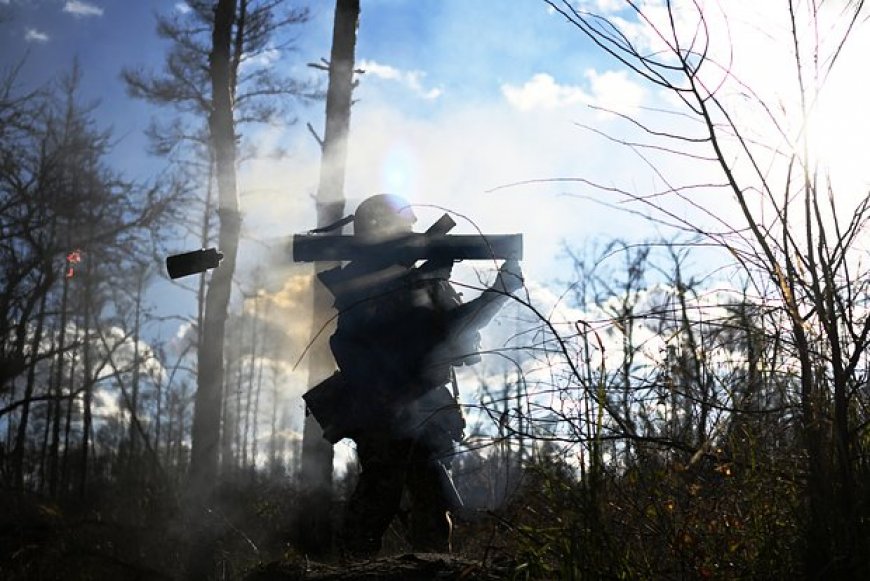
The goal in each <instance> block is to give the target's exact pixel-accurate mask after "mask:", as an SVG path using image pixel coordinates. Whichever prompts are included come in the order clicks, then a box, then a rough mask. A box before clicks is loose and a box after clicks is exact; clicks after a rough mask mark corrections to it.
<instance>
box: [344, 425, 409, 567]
mask: <svg viewBox="0 0 870 581" xmlns="http://www.w3.org/2000/svg"><path fill="white" fill-rule="evenodd" d="M408 449H409V444H408V443H407V442H396V441H391V440H389V439H387V438H365V439H360V440H359V441H357V454H358V456H359V461H360V468H361V472H360V475H359V481H358V482H357V485H356V488H355V489H354V492H353V495H352V496H351V498H350V500H349V501H348V505H347V509H346V511H345V517H344V529H343V531H342V535H341V537H342V538H341V541H342V544H343V549H344V551H346V552H347V553H348V554H349V556H353V557H372V556H374V555H375V554H377V552H378V551H379V550H380V548H381V537H382V536H383V534H384V532H385V531H386V530H387V527H389V525H390V522H391V521H392V520H393V517H394V516H395V515H396V513H397V512H398V510H399V504H400V502H401V500H402V489H403V487H404V484H405V476H406V469H407V454H408Z"/></svg>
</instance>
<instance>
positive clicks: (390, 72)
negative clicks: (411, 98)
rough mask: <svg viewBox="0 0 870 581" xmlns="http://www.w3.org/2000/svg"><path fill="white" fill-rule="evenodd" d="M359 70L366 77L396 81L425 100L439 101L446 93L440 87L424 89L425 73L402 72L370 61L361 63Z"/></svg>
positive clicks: (416, 71) (415, 71) (414, 71)
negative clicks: (362, 71) (364, 73)
mask: <svg viewBox="0 0 870 581" xmlns="http://www.w3.org/2000/svg"><path fill="white" fill-rule="evenodd" d="M359 68H360V69H362V70H364V71H365V72H366V75H369V76H372V77H376V78H379V79H384V80H387V81H396V82H397V83H399V84H401V85H403V86H404V87H406V88H408V89H410V90H411V92H413V93H414V94H415V95H417V96H418V97H422V98H423V99H427V100H432V99H437V98H438V97H440V96H441V95H442V94H443V92H444V91H443V90H442V89H440V88H438V87H433V88H426V87H424V86H423V79H424V78H425V77H426V73H425V72H423V71H418V70H412V71H402V70H399V69H397V68H395V67H392V66H390V65H383V64H380V63H377V62H375V61H370V60H362V61H360V63H359Z"/></svg>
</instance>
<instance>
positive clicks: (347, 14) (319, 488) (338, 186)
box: [299, 0, 360, 552]
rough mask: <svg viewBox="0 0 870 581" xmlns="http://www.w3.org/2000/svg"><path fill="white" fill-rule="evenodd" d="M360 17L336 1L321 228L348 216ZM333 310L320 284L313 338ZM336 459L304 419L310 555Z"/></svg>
mask: <svg viewBox="0 0 870 581" xmlns="http://www.w3.org/2000/svg"><path fill="white" fill-rule="evenodd" d="M359 13H360V3H359V0H336V4H335V20H334V23H333V31H332V50H331V55H330V61H329V86H328V88H327V92H326V129H325V131H324V135H323V142H322V145H321V147H322V159H321V164H320V184H319V186H318V189H317V200H316V203H317V225H318V226H327V225H329V224H332V223H334V222H336V221H337V220H339V219H340V218H341V217H342V215H343V214H344V180H345V164H346V161H347V138H348V131H349V129H350V108H351V102H352V93H353V68H354V58H355V57H354V53H355V51H356V33H357V26H358V23H359ZM332 266H334V265H333V264H331V263H316V264H315V272H321V271H323V270H325V269H328V268H331V267H332ZM331 311H332V299H331V296H330V294H329V292H328V291H327V290H326V288H325V287H323V286H322V285H320V284H319V283H316V284H315V286H314V319H313V321H314V328H313V329H312V338H314V337H316V335H317V334H318V331H319V330H320V327H321V326H322V325H323V323H324V321H327V320H329V319H330V318H331ZM312 340H314V339H312ZM308 369H309V371H308V375H309V385H315V384H316V383H317V382H319V381H322V380H323V379H325V378H326V377H328V376H329V375H330V374H331V373H332V372H333V371H334V370H335V361H334V360H333V358H332V354H331V352H330V351H329V348H328V346H327V345H325V344H323V343H319V344H317V346H316V347H315V348H314V349H313V350H312V351H311V352H310V354H309V367H308ZM332 460H333V451H332V445H331V444H330V443H329V442H328V441H326V440H325V439H324V438H323V432H322V430H321V428H320V425H318V423H317V421H316V420H315V419H314V417H313V416H311V415H309V414H306V417H305V428H304V432H303V440H302V475H301V479H302V480H301V482H302V486H303V490H304V493H305V494H306V501H305V502H304V503H303V504H302V506H303V511H304V512H303V514H302V515H301V519H300V523H301V526H302V527H303V530H304V531H305V534H301V535H300V536H299V538H300V539H302V540H303V542H304V544H305V548H306V549H307V550H308V551H310V552H322V551H325V550H328V549H329V546H330V542H331V539H330V536H331V529H330V512H331V511H330V503H331V500H332Z"/></svg>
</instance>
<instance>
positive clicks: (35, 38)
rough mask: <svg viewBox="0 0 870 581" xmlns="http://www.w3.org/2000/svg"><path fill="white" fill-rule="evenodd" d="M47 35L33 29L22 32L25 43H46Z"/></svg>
mask: <svg viewBox="0 0 870 581" xmlns="http://www.w3.org/2000/svg"><path fill="white" fill-rule="evenodd" d="M48 38H49V37H48V35H47V34H46V33H44V32H42V31H40V30H36V29H35V28H28V29H27V30H26V31H25V32H24V40H26V41H27V42H48Z"/></svg>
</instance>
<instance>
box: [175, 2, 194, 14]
mask: <svg viewBox="0 0 870 581" xmlns="http://www.w3.org/2000/svg"><path fill="white" fill-rule="evenodd" d="M175 10H176V12H181V13H182V14H190V13H191V12H192V11H193V9H192V8H191V7H190V5H189V4H188V3H187V2H176V3H175Z"/></svg>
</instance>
